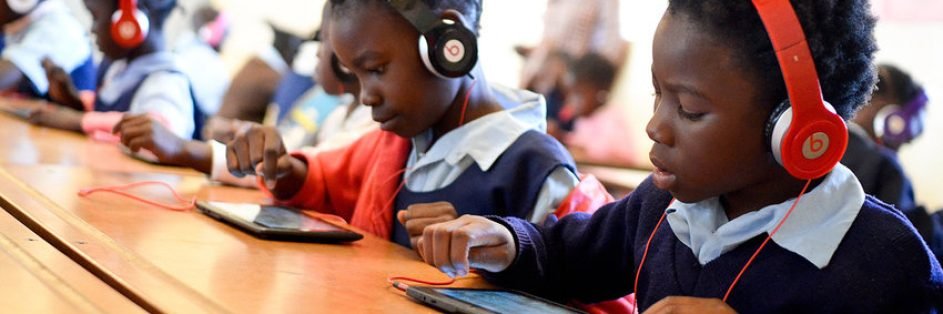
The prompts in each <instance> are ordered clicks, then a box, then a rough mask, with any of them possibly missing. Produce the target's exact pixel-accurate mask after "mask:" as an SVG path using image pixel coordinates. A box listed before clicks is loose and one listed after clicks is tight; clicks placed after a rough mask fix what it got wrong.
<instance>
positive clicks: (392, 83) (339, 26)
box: [329, 3, 459, 138]
mask: <svg viewBox="0 0 943 314" xmlns="http://www.w3.org/2000/svg"><path fill="white" fill-rule="evenodd" d="M348 10H349V11H348V12H347V13H346V15H345V16H343V17H335V18H333V19H332V23H331V27H330V35H329V38H330V41H331V43H332V44H333V46H334V51H335V53H336V54H337V57H338V59H340V62H341V64H343V65H345V66H347V68H349V69H350V70H351V71H352V72H353V73H354V75H356V76H357V79H358V80H359V82H360V89H361V91H360V101H361V103H363V104H364V105H367V106H370V107H372V113H373V120H375V121H377V122H380V128H382V129H383V130H386V131H391V132H393V133H396V134H397V135H399V136H402V137H407V138H408V137H413V136H416V135H418V134H420V133H421V132H423V131H425V130H427V129H429V128H432V127H433V126H434V125H436V124H437V123H438V122H439V120H440V119H441V118H442V116H443V115H444V114H445V112H446V110H448V109H449V107H450V106H451V105H452V102H453V101H454V100H455V98H456V94H457V92H458V88H459V80H457V79H453V80H446V79H441V78H438V77H436V76H434V75H433V74H432V73H430V72H429V71H428V70H426V68H425V66H424V65H423V64H422V60H421V59H420V57H419V50H418V32H417V31H416V30H415V29H414V28H413V27H412V25H410V24H409V22H407V21H406V20H405V19H404V18H402V17H400V16H399V14H398V13H397V12H396V11H393V9H392V8H385V7H382V4H379V3H370V4H364V5H363V6H361V7H359V8H349V9H348ZM365 21H369V22H365Z"/></svg>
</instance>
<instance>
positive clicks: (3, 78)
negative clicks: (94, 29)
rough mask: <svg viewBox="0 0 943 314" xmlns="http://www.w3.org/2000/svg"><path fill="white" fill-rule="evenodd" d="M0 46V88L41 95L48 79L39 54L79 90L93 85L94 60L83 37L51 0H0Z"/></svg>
mask: <svg viewBox="0 0 943 314" xmlns="http://www.w3.org/2000/svg"><path fill="white" fill-rule="evenodd" d="M0 24H2V25H3V35H4V39H5V46H4V47H2V48H0V50H2V51H3V54H2V60H0V90H14V91H16V92H18V93H21V94H24V95H27V96H30V97H39V98H44V97H46V96H47V93H48V91H49V81H48V80H47V79H46V72H45V71H44V69H43V65H42V60H43V59H48V60H49V62H52V63H54V64H56V65H58V66H59V67H61V68H62V69H64V75H67V76H68V75H71V76H72V79H73V80H74V81H75V82H76V87H77V88H78V89H80V90H92V89H94V88H95V86H94V84H95V65H94V63H93V62H92V51H91V45H90V42H89V40H88V37H87V36H85V34H84V32H82V26H81V24H79V21H78V20H76V19H75V17H74V16H73V15H72V13H71V12H70V11H69V9H68V8H67V7H66V6H65V5H64V4H63V3H62V2H59V1H57V0H46V1H43V0H25V1H4V2H3V3H2V4H0Z"/></svg>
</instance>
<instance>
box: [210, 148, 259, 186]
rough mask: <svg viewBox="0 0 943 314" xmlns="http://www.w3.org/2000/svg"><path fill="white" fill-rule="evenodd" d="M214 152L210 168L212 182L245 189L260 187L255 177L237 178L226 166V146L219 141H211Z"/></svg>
mask: <svg viewBox="0 0 943 314" xmlns="http://www.w3.org/2000/svg"><path fill="white" fill-rule="evenodd" d="M209 144H210V149H211V150H212V155H213V156H212V160H213V166H212V167H211V168H210V180H213V181H216V182H221V183H225V184H228V185H234V186H239V187H245V188H255V187H258V186H259V185H258V183H257V182H256V181H257V180H256V177H255V176H245V177H242V178H240V177H237V176H234V175H232V173H231V172H229V167H227V166H226V145H225V144H223V143H220V142H219V141H215V140H213V141H209Z"/></svg>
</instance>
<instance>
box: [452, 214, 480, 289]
mask: <svg viewBox="0 0 943 314" xmlns="http://www.w3.org/2000/svg"><path fill="white" fill-rule="evenodd" d="M474 226H475V225H473V224H466V225H463V226H461V227H459V228H457V229H455V231H453V232H452V233H451V234H452V239H451V246H450V248H449V259H451V260H452V267H454V269H455V275H456V276H459V277H464V276H465V275H467V274H468V265H469V263H468V251H469V249H470V247H469V245H470V244H471V241H470V240H471V239H470V238H471V235H472V234H475V231H474V230H473V229H474Z"/></svg>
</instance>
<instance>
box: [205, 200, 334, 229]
mask: <svg viewBox="0 0 943 314" xmlns="http://www.w3.org/2000/svg"><path fill="white" fill-rule="evenodd" d="M208 203H209V204H210V205H211V206H213V207H215V208H216V209H219V210H222V211H225V212H226V213H228V214H229V215H230V216H233V217H236V218H239V219H241V220H244V221H246V222H251V223H254V224H257V225H260V226H264V227H268V228H271V229H286V230H299V231H347V230H345V229H342V228H338V227H336V226H334V225H332V224H329V223H326V222H323V221H321V220H318V219H314V218H311V217H308V216H307V215H305V214H303V213H301V211H298V210H294V209H289V208H284V207H279V206H270V205H259V204H239V203H225V202H208Z"/></svg>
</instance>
